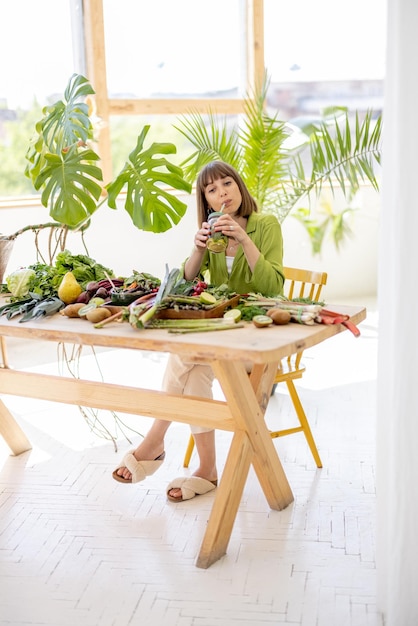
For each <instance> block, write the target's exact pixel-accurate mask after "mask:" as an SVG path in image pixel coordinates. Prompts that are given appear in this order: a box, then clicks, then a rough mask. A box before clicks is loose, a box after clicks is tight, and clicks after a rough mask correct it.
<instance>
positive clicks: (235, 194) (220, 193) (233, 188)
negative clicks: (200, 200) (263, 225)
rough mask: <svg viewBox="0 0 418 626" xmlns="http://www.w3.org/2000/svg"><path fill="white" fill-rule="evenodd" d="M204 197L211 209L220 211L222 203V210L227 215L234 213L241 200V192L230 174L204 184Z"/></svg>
mask: <svg viewBox="0 0 418 626" xmlns="http://www.w3.org/2000/svg"><path fill="white" fill-rule="evenodd" d="M205 198H206V202H207V203H208V206H209V207H210V208H211V209H212V210H213V211H220V210H221V208H222V205H223V204H224V205H225V207H224V209H223V212H224V213H227V214H229V215H234V214H235V213H236V212H237V211H238V209H239V208H240V206H241V202H242V196H241V192H240V190H239V187H238V185H237V183H236V182H235V180H234V179H233V178H232V176H226V178H218V179H217V180H214V181H213V182H211V183H210V184H209V185H206V188H205Z"/></svg>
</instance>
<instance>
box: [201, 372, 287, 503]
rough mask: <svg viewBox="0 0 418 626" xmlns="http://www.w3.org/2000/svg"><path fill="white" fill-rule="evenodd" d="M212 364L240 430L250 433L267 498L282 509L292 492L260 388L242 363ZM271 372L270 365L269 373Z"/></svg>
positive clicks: (258, 473) (254, 462)
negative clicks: (275, 445)
mask: <svg viewBox="0 0 418 626" xmlns="http://www.w3.org/2000/svg"><path fill="white" fill-rule="evenodd" d="M212 367H213V369H214V372H215V376H216V377H217V378H218V380H219V383H220V385H221V387H222V390H223V393H224V395H225V398H226V401H227V403H228V406H229V408H230V410H231V413H232V416H233V417H234V419H235V420H236V422H237V430H244V431H245V432H246V433H247V434H248V438H249V440H250V442H251V445H252V447H253V451H254V457H253V459H252V462H253V465H254V469H255V471H256V473H257V476H258V479H259V481H260V484H261V487H262V489H263V491H264V494H265V496H266V498H267V501H268V503H269V505H270V507H271V508H272V509H276V510H279V511H280V510H281V509H284V508H285V507H286V506H288V505H289V504H290V503H291V502H293V494H292V490H291V489H290V485H289V483H288V480H287V478H286V474H285V473H284V470H283V467H282V464H281V463H280V460H279V457H278V455H277V451H276V448H275V447H274V444H273V442H272V439H271V437H270V433H269V431H268V428H267V426H266V424H265V421H264V411H263V410H262V409H261V407H260V404H259V402H258V400H257V392H258V390H257V389H256V390H254V389H253V387H252V384H251V381H250V380H249V378H248V374H247V372H246V369H245V367H244V364H243V363H242V362H240V361H215V362H214V363H213V364H212ZM271 374H272V370H271V368H269V369H268V370H267V375H268V376H270V375H271ZM269 386H270V385H268V387H269Z"/></svg>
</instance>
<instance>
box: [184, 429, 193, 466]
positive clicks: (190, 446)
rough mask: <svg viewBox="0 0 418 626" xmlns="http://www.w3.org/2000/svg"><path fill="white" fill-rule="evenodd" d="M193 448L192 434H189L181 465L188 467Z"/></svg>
mask: <svg viewBox="0 0 418 626" xmlns="http://www.w3.org/2000/svg"><path fill="white" fill-rule="evenodd" d="M193 448H194V439H193V435H190V438H189V443H188V444H187V450H186V454H185V455H184V460H183V467H189V463H190V459H191V458H192V452H193Z"/></svg>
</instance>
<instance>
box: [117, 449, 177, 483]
mask: <svg viewBox="0 0 418 626" xmlns="http://www.w3.org/2000/svg"><path fill="white" fill-rule="evenodd" d="M134 452H135V450H130V451H129V452H127V453H126V454H125V456H124V457H123V459H122V461H121V462H120V465H118V467H117V468H116V469H115V470H114V472H112V476H113V478H114V479H115V480H117V481H118V483H126V484H128V485H130V484H132V483H139V482H141V480H144V479H145V478H146V477H147V476H151V474H154V472H156V471H157V469H159V468H160V467H161V465H162V464H163V461H164V458H165V452H163V453H162V454H160V456H157V458H156V459H154V460H153V461H137V459H136V458H135V457H134ZM122 467H126V468H127V469H128V470H129V471H130V472H131V474H132V477H131V478H129V479H126V478H123V476H119V474H118V470H119V469H121V468H122Z"/></svg>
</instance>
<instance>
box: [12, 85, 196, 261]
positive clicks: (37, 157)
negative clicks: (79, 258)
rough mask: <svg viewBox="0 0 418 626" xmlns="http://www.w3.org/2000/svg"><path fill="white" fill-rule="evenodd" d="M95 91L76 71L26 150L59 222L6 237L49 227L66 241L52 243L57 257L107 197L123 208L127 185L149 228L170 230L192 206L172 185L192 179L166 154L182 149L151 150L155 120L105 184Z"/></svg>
mask: <svg viewBox="0 0 418 626" xmlns="http://www.w3.org/2000/svg"><path fill="white" fill-rule="evenodd" d="M93 94H94V90H93V88H92V86H91V84H90V83H89V81H88V80H87V79H86V78H85V77H84V76H81V75H78V74H73V76H71V78H70V80H69V82H68V84H67V87H66V89H65V92H64V99H63V100H59V101H57V102H55V103H54V104H53V105H52V106H47V107H45V108H44V109H43V117H42V119H41V120H40V121H39V122H38V123H37V124H36V128H35V135H34V137H33V139H32V141H31V143H30V146H29V148H28V151H27V154H26V159H27V167H26V170H25V174H26V176H28V177H29V178H30V179H31V181H32V183H33V186H34V188H35V190H36V191H41V192H42V193H41V202H42V204H43V205H44V206H45V207H46V208H48V210H49V216H50V218H51V219H52V220H53V221H52V222H51V221H48V222H46V223H45V224H36V225H28V226H25V227H23V228H22V229H20V230H19V231H17V232H16V233H13V234H11V235H8V236H5V237H4V239H7V240H8V241H12V240H13V239H15V238H16V236H18V235H20V234H21V233H23V232H25V231H28V230H32V231H34V232H38V231H39V230H41V229H43V228H49V229H50V230H51V234H50V236H49V237H50V241H51V240H52V237H54V240H55V241H56V242H58V243H57V245H55V246H52V245H50V246H49V249H50V257H49V259H48V261H49V262H50V263H51V262H52V259H53V256H54V254H55V252H56V251H60V250H63V249H64V248H65V244H66V237H67V234H68V231H69V230H73V231H79V232H81V233H84V231H85V230H86V229H87V228H88V227H89V225H90V220H91V218H92V217H93V215H94V213H95V212H96V211H97V210H98V208H99V207H100V206H101V205H102V204H104V203H107V204H108V206H109V207H111V208H114V209H116V206H117V205H116V200H117V198H118V196H119V194H120V192H121V191H122V190H123V189H126V196H125V199H124V208H125V210H126V211H127V212H128V213H129V215H130V217H131V220H132V222H133V224H134V226H135V227H136V228H139V229H141V230H148V231H152V232H155V233H160V232H164V231H166V230H168V229H169V228H171V227H172V226H174V225H176V224H177V223H178V222H179V221H180V219H181V218H182V217H183V215H184V214H185V211H186V208H187V205H186V204H185V203H184V202H182V201H181V200H180V199H179V198H178V197H177V196H176V195H175V193H172V192H171V191H168V188H171V189H173V190H180V191H185V192H187V193H190V192H191V184H190V183H189V182H187V181H186V180H185V178H184V177H183V172H182V169H181V168H180V167H178V166H176V165H174V164H172V163H171V162H170V161H168V159H167V158H166V155H169V154H175V153H176V147H175V146H174V144H171V143H153V144H152V145H151V146H149V147H147V148H146V147H145V146H144V144H145V140H146V136H147V133H148V131H149V128H150V127H149V126H144V128H143V129H142V130H141V132H140V134H139V135H138V137H137V140H136V146H135V147H134V148H133V150H132V151H131V153H130V154H129V155H128V159H127V161H126V164H125V166H124V168H123V169H122V171H121V172H120V173H119V174H118V175H117V176H116V178H115V179H114V180H113V181H111V182H110V183H109V184H107V185H103V173H102V170H101V168H100V157H99V155H98V154H97V153H96V152H95V150H94V139H95V137H94V134H95V128H94V124H93V122H92V119H91V116H90V112H89V105H88V102H87V100H88V98H91V96H92V95H93ZM55 230H58V231H59V234H58V236H57V235H56V233H54V234H53V232H54V231H55ZM38 253H39V250H38Z"/></svg>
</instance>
